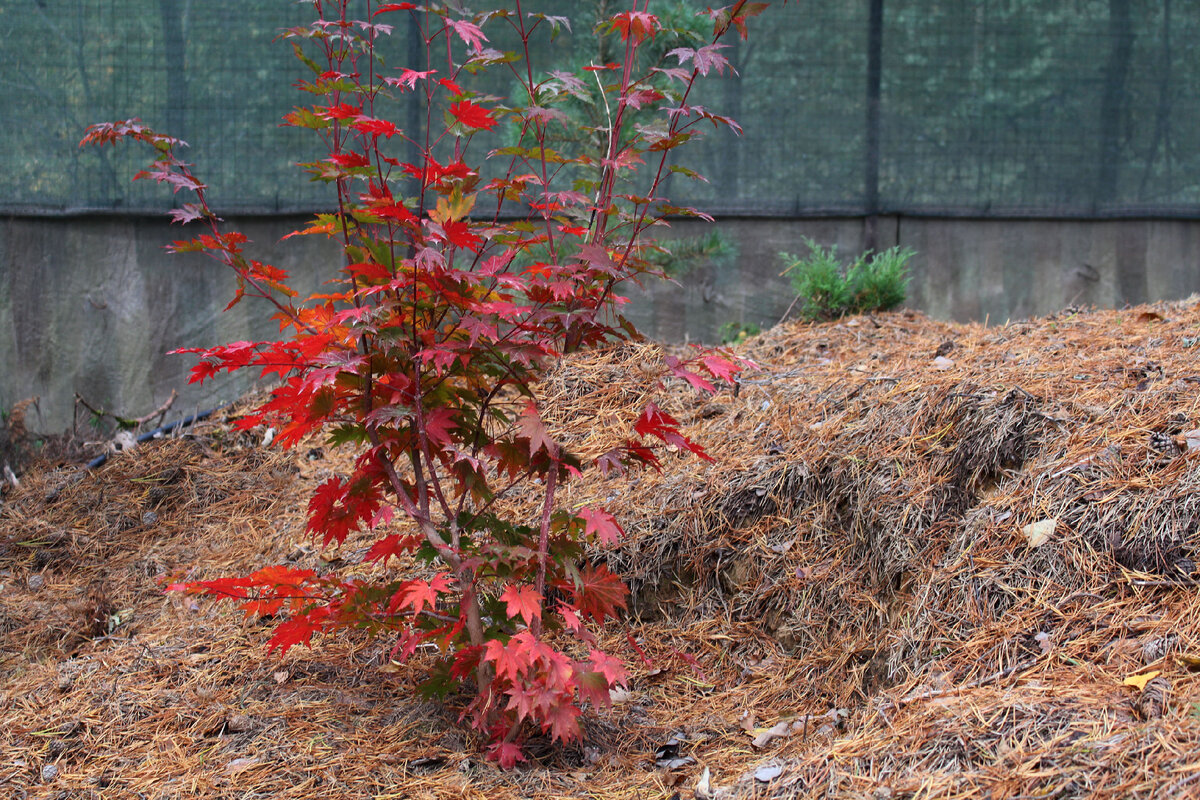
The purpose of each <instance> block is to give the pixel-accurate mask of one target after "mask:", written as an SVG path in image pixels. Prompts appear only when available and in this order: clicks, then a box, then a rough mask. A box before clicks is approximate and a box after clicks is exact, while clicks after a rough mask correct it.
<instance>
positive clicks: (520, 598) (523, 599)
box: [500, 584, 542, 625]
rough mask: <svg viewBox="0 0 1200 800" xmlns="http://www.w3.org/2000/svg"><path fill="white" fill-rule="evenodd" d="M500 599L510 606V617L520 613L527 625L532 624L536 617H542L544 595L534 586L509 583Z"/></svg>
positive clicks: (513, 617) (512, 617)
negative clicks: (518, 586) (518, 585)
mask: <svg viewBox="0 0 1200 800" xmlns="http://www.w3.org/2000/svg"><path fill="white" fill-rule="evenodd" d="M500 599H501V600H502V601H503V602H504V603H505V605H506V606H507V607H508V608H507V610H508V616H509V618H510V619H515V618H516V617H517V615H518V614H519V615H520V616H521V618H522V619H523V620H525V624H526V625H532V624H533V621H534V620H535V619H541V618H542V596H541V595H540V594H538V591H537V589H534V588H533V587H532V586H522V587H520V588H517V587H516V586H515V585H512V584H509V586H508V588H506V589H505V590H504V592H503V593H502V594H501V595H500Z"/></svg>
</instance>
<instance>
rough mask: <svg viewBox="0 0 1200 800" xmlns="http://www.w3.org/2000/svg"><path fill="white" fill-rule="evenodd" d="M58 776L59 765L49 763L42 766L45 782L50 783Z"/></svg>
mask: <svg viewBox="0 0 1200 800" xmlns="http://www.w3.org/2000/svg"><path fill="white" fill-rule="evenodd" d="M57 777H58V765H56V764H47V765H46V766H44V767H42V781H43V782H44V783H49V782H50V781H52V780H54V779H55V778H57Z"/></svg>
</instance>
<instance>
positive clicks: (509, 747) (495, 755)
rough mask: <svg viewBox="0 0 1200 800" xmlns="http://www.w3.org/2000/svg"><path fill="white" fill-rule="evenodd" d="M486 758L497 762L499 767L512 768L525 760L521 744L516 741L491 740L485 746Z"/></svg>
mask: <svg viewBox="0 0 1200 800" xmlns="http://www.w3.org/2000/svg"><path fill="white" fill-rule="evenodd" d="M487 754H488V758H490V759H492V760H494V761H496V762H498V763H499V764H500V769H512V768H513V767H515V766H516V765H517V764H519V763H520V762H522V761H524V760H525V754H524V753H523V752H521V745H519V744H517V743H516V742H507V741H500V742H492V743H491V744H489V745H488V748H487Z"/></svg>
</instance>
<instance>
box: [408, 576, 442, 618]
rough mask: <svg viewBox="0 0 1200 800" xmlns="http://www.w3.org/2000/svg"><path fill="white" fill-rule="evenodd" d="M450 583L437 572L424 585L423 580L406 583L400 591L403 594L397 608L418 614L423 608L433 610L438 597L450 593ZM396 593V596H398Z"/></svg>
mask: <svg viewBox="0 0 1200 800" xmlns="http://www.w3.org/2000/svg"><path fill="white" fill-rule="evenodd" d="M450 588H451V583H450V576H449V575H448V574H447V573H445V572H439V573H438V574H437V575H435V576H433V580H431V581H429V582H428V583H426V582H425V581H423V580H412V581H408V582H407V585H405V586H403V587H402V588H401V589H400V592H403V594H402V595H401V597H400V604H399V606H398V607H399V608H404V607H406V606H407V607H410V608H412V613H414V614H420V613H421V610H422V609H424V608H425V606H427V605H428V606H429V607H430V608H434V607H435V606H436V605H437V599H438V596H439V595H443V594H445V593H446V592H448V591H450ZM400 592H397V594H400Z"/></svg>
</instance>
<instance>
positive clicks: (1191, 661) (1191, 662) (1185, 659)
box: [1175, 653, 1200, 672]
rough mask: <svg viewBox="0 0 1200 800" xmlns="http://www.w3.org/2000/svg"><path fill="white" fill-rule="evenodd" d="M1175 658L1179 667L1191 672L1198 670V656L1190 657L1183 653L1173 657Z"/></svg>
mask: <svg viewBox="0 0 1200 800" xmlns="http://www.w3.org/2000/svg"><path fill="white" fill-rule="evenodd" d="M1175 658H1176V659H1177V660H1178V661H1179V663H1180V665H1182V666H1184V667H1187V668H1188V669H1190V670H1192V671H1193V672H1194V671H1196V670H1200V656H1190V655H1188V654H1187V653H1183V654H1180V655H1177V656H1175Z"/></svg>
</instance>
